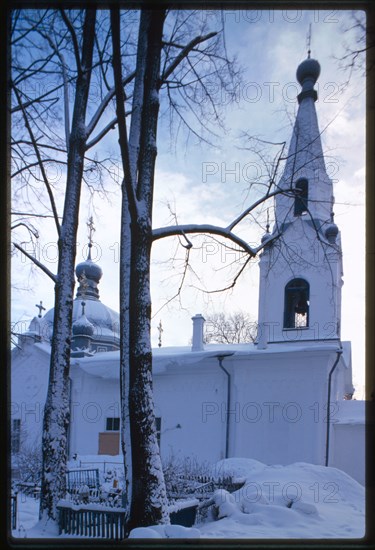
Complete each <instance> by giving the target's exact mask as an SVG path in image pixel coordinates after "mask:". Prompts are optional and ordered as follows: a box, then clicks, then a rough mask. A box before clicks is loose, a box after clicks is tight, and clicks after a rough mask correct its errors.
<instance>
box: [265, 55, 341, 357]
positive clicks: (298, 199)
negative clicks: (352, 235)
mask: <svg viewBox="0 0 375 550" xmlns="http://www.w3.org/2000/svg"><path fill="white" fill-rule="evenodd" d="M308 55H309V54H308ZM319 74H320V65H319V63H318V61H316V60H315V59H312V58H311V57H307V59H305V60H304V61H303V62H302V63H300V65H299V66H298V69H297V75H296V76H297V80H298V82H299V84H300V85H301V88H302V90H301V92H300V93H299V95H298V97H297V99H298V113H297V117H296V121H295V124H294V127H293V133H292V138H291V141H290V146H289V151H288V156H287V159H286V162H285V167H284V172H283V174H282V176H281V178H280V181H279V183H278V185H277V187H278V188H279V189H280V190H281V191H282V193H280V194H278V195H277V196H276V197H275V227H274V229H273V233H275V232H277V233H278V234H279V235H280V237H281V238H279V239H275V240H272V241H270V243H267V241H268V239H269V235H268V234H267V233H266V234H265V235H264V236H263V238H262V243H263V244H265V246H264V250H263V252H262V254H261V256H260V262H259V267H260V285H259V316H258V324H259V335H258V347H259V349H262V348H265V347H266V346H267V345H268V343H276V342H279V343H281V342H292V341H298V340H325V339H328V338H329V339H338V338H339V337H340V315H341V313H340V308H341V286H342V278H341V277H342V258H341V244H340V236H339V230H338V227H337V226H336V225H335V224H334V222H333V201H334V199H333V185H332V181H331V179H330V178H329V176H328V174H327V170H326V167H325V161H324V155H323V147H322V141H321V133H320V130H319V125H318V119H317V114H316V108H315V106H316V100H317V97H318V95H317V92H316V90H315V88H314V87H315V84H316V82H317V80H318V77H319Z"/></svg>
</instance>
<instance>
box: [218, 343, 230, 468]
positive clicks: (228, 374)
mask: <svg viewBox="0 0 375 550" xmlns="http://www.w3.org/2000/svg"><path fill="white" fill-rule="evenodd" d="M231 355H234V352H232V353H223V354H222V355H217V356H216V359H217V360H218V361H219V367H220V368H221V370H222V371H223V372H224V373H225V374H226V375H227V415H226V426H225V458H229V430H230V423H229V415H230V410H231V409H230V407H231V394H232V391H231V389H232V379H231V376H230V372H228V371H227V369H226V368H225V367H223V359H224V357H230V356H231Z"/></svg>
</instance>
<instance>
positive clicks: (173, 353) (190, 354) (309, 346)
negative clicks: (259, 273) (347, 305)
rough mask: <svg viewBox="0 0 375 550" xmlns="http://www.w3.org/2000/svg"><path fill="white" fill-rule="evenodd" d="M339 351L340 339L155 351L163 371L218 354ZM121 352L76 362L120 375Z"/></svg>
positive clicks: (104, 374) (156, 366)
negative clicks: (197, 349)
mask: <svg viewBox="0 0 375 550" xmlns="http://www.w3.org/2000/svg"><path fill="white" fill-rule="evenodd" d="M337 350H338V345H337V343H336V342H319V344H318V343H317V342H311V343H309V342H303V343H302V342H301V343H294V344H284V343H281V344H272V345H269V347H268V348H266V349H261V350H259V349H257V346H256V345H255V344H208V345H206V346H205V349H204V350H203V351H191V347H190V346H171V347H162V348H155V349H153V350H152V362H153V373H154V374H162V373H164V372H166V371H167V369H170V368H174V367H177V368H180V367H184V366H197V365H202V363H204V362H206V361H207V360H209V359H212V358H215V357H219V356H221V357H225V356H236V358H241V357H243V358H245V357H249V356H254V355H257V356H261V355H262V356H266V355H267V354H275V353H285V352H291V351H293V352H297V351H298V352H300V353H312V352H317V353H320V352H322V351H332V352H335V351H337ZM119 362H120V352H119V351H110V352H102V353H96V354H95V355H93V356H91V357H82V358H77V359H76V360H75V363H74V364H75V365H76V367H78V368H81V369H82V370H83V371H84V372H86V373H88V374H91V375H92V376H98V377H100V378H107V379H114V380H117V379H118V378H119Z"/></svg>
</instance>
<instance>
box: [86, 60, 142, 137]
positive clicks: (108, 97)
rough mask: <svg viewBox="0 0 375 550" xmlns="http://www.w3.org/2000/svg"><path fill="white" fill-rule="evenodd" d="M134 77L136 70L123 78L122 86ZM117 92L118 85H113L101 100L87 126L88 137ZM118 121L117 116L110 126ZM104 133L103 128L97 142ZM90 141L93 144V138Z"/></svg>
mask: <svg viewBox="0 0 375 550" xmlns="http://www.w3.org/2000/svg"><path fill="white" fill-rule="evenodd" d="M134 77H135V71H133V72H131V73H130V74H129V75H128V76H126V77H124V78H122V86H124V87H125V86H126V84H129V82H131V81H132V80H133V78H134ZM115 94H116V87H115V86H113V88H111V89H110V90H109V92H108V93H107V94H106V96H105V97H104V99H103V101H102V102H101V104H100V105H99V107H98V108H97V110H96V111H95V113H94V115H93V117H92V119H91V121H90V122H89V124H88V125H87V127H86V135H87V137H88V136H90V135H91V134H92V132H93V131H94V129H95V127H96V125H97V124H98V122H99V120H100V118H101V116H102V114H103V113H104V111H105V109H106V107H107V106H108V104H109V102H110V101H111V100H112V99H113V98H114V97H115ZM116 123H117V117H116V118H115V119H114V120H113V121H112V122H111V123H110V124H109V125H108V126H110V125H112V126H113V127H114V125H115V124H116ZM106 128H107V126H106ZM108 129H111V128H108ZM107 131H108V130H107ZM102 133H103V130H102V132H100V133H99V136H100V138H95V139H96V141H95V143H97V142H98V141H99V139H101V138H102V137H103V136H102ZM105 133H107V132H105ZM90 143H92V144H93V140H92V141H91V142H90ZM90 146H91V145H90ZM87 148H89V145H87Z"/></svg>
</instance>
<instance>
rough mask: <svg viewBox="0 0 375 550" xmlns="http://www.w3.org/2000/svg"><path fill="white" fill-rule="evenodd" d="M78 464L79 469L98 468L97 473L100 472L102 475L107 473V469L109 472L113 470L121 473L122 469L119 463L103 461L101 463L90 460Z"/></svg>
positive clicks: (80, 461) (122, 466)
mask: <svg viewBox="0 0 375 550" xmlns="http://www.w3.org/2000/svg"><path fill="white" fill-rule="evenodd" d="M77 462H78V464H79V467H80V468H85V467H86V468H93V467H96V466H97V467H98V469H99V471H100V472H103V473H106V472H107V471H108V469H110V470H113V469H114V468H115V469H116V470H120V471H123V469H124V465H123V464H122V463H121V462H115V461H110V460H103V461H99V460H98V461H95V460H90V461H85V460H79V461H77Z"/></svg>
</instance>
